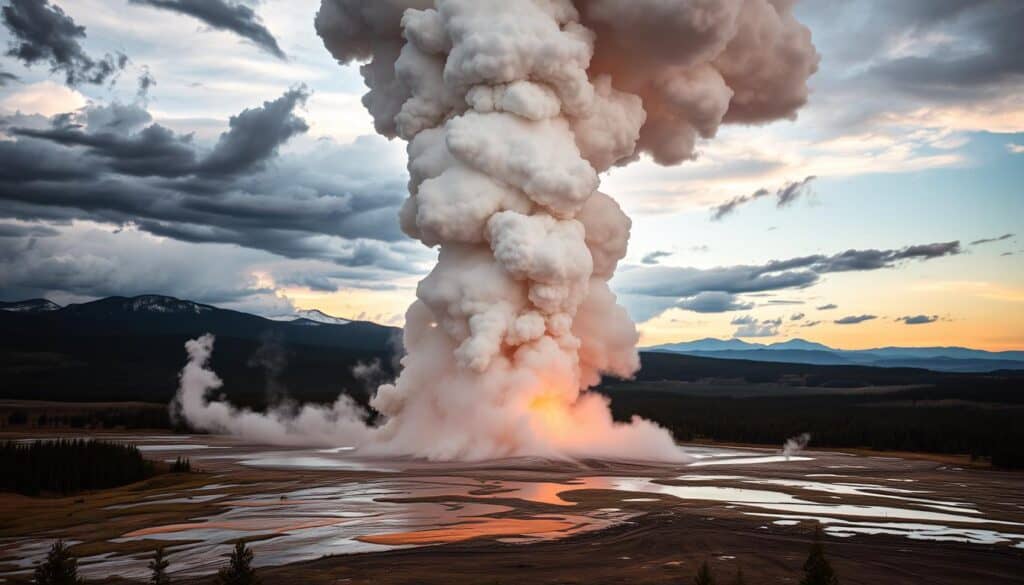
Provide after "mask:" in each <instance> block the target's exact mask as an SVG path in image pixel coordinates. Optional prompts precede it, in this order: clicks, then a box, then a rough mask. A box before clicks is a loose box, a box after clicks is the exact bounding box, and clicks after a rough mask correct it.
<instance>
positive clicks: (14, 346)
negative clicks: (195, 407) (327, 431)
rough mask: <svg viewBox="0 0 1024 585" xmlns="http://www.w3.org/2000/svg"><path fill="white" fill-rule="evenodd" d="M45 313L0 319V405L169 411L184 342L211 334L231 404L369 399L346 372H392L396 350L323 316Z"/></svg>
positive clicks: (200, 307) (123, 307) (122, 308)
mask: <svg viewBox="0 0 1024 585" xmlns="http://www.w3.org/2000/svg"><path fill="white" fill-rule="evenodd" d="M47 303H49V302H48V301H42V300H39V301H26V302H21V303H5V305H6V306H14V307H35V308H34V309H31V310H29V309H25V308H19V309H17V310H10V309H4V310H0V379H2V380H3V381H4V383H3V385H2V386H0V398H20V399H46V400H81V401H104V400H143V401H159V402H163V401H167V400H170V398H171V396H173V394H174V391H175V389H176V387H177V376H178V372H179V371H180V369H181V367H182V366H183V365H184V363H185V350H184V343H185V341H186V340H188V339H191V338H195V337H197V336H199V335H202V334H204V333H213V334H214V335H216V336H217V341H216V347H215V350H214V357H213V366H214V368H215V369H216V371H217V373H218V375H220V376H221V378H223V380H224V392H225V393H226V394H228V395H229V396H231V397H232V399H233V400H236V401H237V402H239V403H244V404H253V405H259V404H262V403H264V402H266V401H267V400H271V399H275V398H276V397H273V396H269V395H268V394H267V392H268V391H270V390H271V389H273V388H277V387H285V388H288V389H292V390H295V391H301V393H302V396H303V398H304V399H306V400H333V399H334V398H335V397H336V396H337V395H338V393H339V392H341V391H342V390H349V391H351V392H354V393H356V394H358V393H360V392H362V393H364V394H365V392H364V391H365V385H366V382H365V381H362V380H357V379H355V377H354V376H353V374H352V368H353V367H354V366H355V365H356V364H357V363H360V362H362V363H369V362H373V361H378V362H380V363H381V365H382V367H383V368H384V370H385V371H388V370H389V369H390V368H391V364H392V361H393V358H394V353H395V351H396V349H397V348H398V347H399V346H400V343H401V330H400V329H397V328H394V327H385V326H382V325H377V324H376V323H369V322H365V321H347V320H342V319H338V320H337V321H335V322H322V321H318V320H313V319H312V318H310V317H320V316H321V315H323V314H322V313H321V314H319V315H310V314H307V315H306V316H303V317H299V318H297V319H295V320H291V321H275V320H271V319H266V318H263V317H259V316H256V315H251V314H248V313H242V312H238V311H231V310H227V309H220V308H217V307H214V306H211V305H205V304H201V303H196V302H192V301H187V300H181V299H176V298H173V297H167V296H160V295H143V296H138V297H131V298H126V297H109V298H105V299H100V300H97V301H93V302H89V303H81V304H72V305H68V306H66V307H57V308H55V309H54V308H49V307H50V305H48V304H47ZM51 304H52V303H51ZM323 317H324V318H325V319H324V320H325V321H326V320H327V318H330V317H329V316H327V315H323ZM267 352H273V353H275V354H277V355H278V356H279V357H280V358H281V361H283V362H284V363H285V364H286V365H285V368H284V370H283V371H281V372H268V371H266V370H265V369H264V368H263V367H261V366H260V363H262V361H261V359H262V358H261V356H265V355H266V354H267ZM272 377H273V378H275V379H274V380H272V382H273V383H271V380H270V378H272ZM276 378H279V379H276Z"/></svg>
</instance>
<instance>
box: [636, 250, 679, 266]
mask: <svg viewBox="0 0 1024 585" xmlns="http://www.w3.org/2000/svg"><path fill="white" fill-rule="evenodd" d="M671 255H672V252H666V251H664V250H655V251H653V252H651V253H650V254H647V255H646V256H644V257H643V258H642V259H641V260H640V262H641V263H643V264H647V265H651V266H653V265H655V264H658V263H659V262H660V261H661V259H662V258H667V257H669V256H671Z"/></svg>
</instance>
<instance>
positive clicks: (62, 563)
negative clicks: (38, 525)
mask: <svg viewBox="0 0 1024 585" xmlns="http://www.w3.org/2000/svg"><path fill="white" fill-rule="evenodd" d="M33 577H34V578H33V579H32V582H33V583H34V584H35V585H79V584H80V583H82V580H81V579H79V578H78V560H77V559H75V557H73V556H71V553H70V552H69V551H68V547H67V546H65V545H64V542H63V541H60V540H58V541H57V542H55V543H53V547H52V548H51V549H50V552H48V553H47V554H46V560H45V561H43V562H42V563H39V565H38V566H36V570H35V575H34V576H33Z"/></svg>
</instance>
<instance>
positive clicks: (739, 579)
mask: <svg viewBox="0 0 1024 585" xmlns="http://www.w3.org/2000/svg"><path fill="white" fill-rule="evenodd" d="M732 585H747V580H746V579H744V578H743V567H736V578H735V579H734V580H733V582H732Z"/></svg>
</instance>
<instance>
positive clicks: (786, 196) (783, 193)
mask: <svg viewBox="0 0 1024 585" xmlns="http://www.w3.org/2000/svg"><path fill="white" fill-rule="evenodd" d="M815 178H816V177H814V176H813V175H812V176H809V177H806V178H804V180H802V181H794V182H791V183H786V184H785V185H783V186H782V187H780V188H779V189H777V190H776V191H775V192H774V195H775V200H776V203H775V205H776V207H780V208H781V207H786V206H787V205H790V204H791V203H793V202H794V201H796V200H797V199H798V198H800V197H802V196H804V195H805V194H807V192H808V191H810V188H811V187H810V185H811V182H812V181H814V179H815ZM769 195H772V192H771V191H769V190H768V189H763V188H762V189H758V190H757V191H754V192H753V193H751V194H750V195H742V196H740V197H734V198H732V199H730V200H729V201H726V202H725V203H722V204H721V205H717V206H715V207H713V208H712V209H711V219H713V220H721V219H722V218H724V217H725V216H727V215H729V214H730V213H733V212H734V211H736V209H737V208H738V207H740V206H741V205H745V204H747V203H750V202H752V201H756V200H758V199H761V198H762V197H768V196H769Z"/></svg>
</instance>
